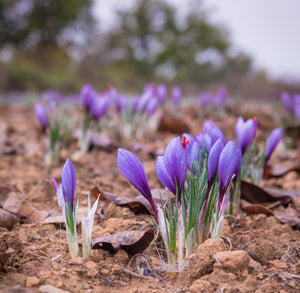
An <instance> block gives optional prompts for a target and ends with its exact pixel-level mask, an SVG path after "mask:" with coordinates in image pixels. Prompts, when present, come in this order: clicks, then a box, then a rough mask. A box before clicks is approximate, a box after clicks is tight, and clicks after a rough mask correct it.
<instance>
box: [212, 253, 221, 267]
mask: <svg viewBox="0 0 300 293" xmlns="http://www.w3.org/2000/svg"><path fill="white" fill-rule="evenodd" d="M212 256H213V258H214V259H215V260H216V262H217V263H218V264H219V265H220V264H221V263H220V261H219V259H218V258H217V256H216V255H215V254H213V255H212Z"/></svg>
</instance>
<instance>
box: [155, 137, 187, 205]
mask: <svg viewBox="0 0 300 293" xmlns="http://www.w3.org/2000/svg"><path fill="white" fill-rule="evenodd" d="M186 172H187V154H186V151H185V149H184V148H183V146H182V144H181V140H180V138H179V137H176V138H174V139H173V140H172V141H171V142H170V143H169V144H168V146H167V148H166V151H165V154H164V156H159V157H158V158H157V161H156V174H157V177H158V179H159V181H160V182H161V183H162V184H164V185H165V186H166V187H167V188H168V189H169V190H170V191H171V192H172V193H173V194H174V195H176V182H177V187H178V201H179V202H180V200H181V193H182V190H183V187H184V181H185V176H186Z"/></svg>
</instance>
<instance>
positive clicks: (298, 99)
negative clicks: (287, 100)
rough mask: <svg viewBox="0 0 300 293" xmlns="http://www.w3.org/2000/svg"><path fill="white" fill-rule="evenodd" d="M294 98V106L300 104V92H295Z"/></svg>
mask: <svg viewBox="0 0 300 293" xmlns="http://www.w3.org/2000/svg"><path fill="white" fill-rule="evenodd" d="M293 99H294V106H295V107H297V106H300V94H295V95H294V96H293Z"/></svg>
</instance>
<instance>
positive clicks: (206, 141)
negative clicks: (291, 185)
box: [196, 132, 212, 153]
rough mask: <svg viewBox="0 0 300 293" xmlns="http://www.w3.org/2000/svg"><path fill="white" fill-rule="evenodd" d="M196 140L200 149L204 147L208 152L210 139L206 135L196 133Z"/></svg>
mask: <svg viewBox="0 0 300 293" xmlns="http://www.w3.org/2000/svg"><path fill="white" fill-rule="evenodd" d="M196 140H197V141H198V142H199V143H200V145H201V147H202V148H203V147H205V148H206V150H207V152H208V153H209V152H210V149H211V146H212V139H211V137H210V135H209V134H208V133H201V132H200V133H197V134H196Z"/></svg>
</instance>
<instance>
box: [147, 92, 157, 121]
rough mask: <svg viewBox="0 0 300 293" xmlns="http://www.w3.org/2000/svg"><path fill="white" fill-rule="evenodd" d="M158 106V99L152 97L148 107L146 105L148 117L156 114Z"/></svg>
mask: <svg viewBox="0 0 300 293" xmlns="http://www.w3.org/2000/svg"><path fill="white" fill-rule="evenodd" d="M157 106H158V100H157V98H156V97H154V96H152V98H151V99H149V101H148V103H147V105H146V113H147V116H148V117H150V116H152V115H153V114H154V112H155V111H156V109H157Z"/></svg>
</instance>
